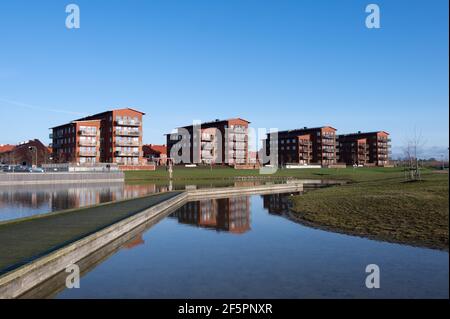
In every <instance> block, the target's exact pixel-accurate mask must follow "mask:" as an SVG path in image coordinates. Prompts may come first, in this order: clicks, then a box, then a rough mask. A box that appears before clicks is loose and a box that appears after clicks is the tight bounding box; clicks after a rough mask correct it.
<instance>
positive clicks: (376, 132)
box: [338, 131, 389, 137]
mask: <svg viewBox="0 0 450 319" xmlns="http://www.w3.org/2000/svg"><path fill="white" fill-rule="evenodd" d="M378 133H386V134H387V135H389V133H388V132H386V131H373V132H356V133H349V134H340V135H338V136H339V137H357V136H368V135H374V134H378Z"/></svg>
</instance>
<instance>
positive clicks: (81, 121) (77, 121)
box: [50, 119, 101, 129]
mask: <svg viewBox="0 0 450 319" xmlns="http://www.w3.org/2000/svg"><path fill="white" fill-rule="evenodd" d="M99 121H101V120H96V119H92V120H75V121H71V122H69V123H66V124H62V125H58V126H54V127H51V128H50V129H54V128H58V127H63V126H67V125H70V124H74V123H83V122H99Z"/></svg>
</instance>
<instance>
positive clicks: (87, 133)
mask: <svg viewBox="0 0 450 319" xmlns="http://www.w3.org/2000/svg"><path fill="white" fill-rule="evenodd" d="M78 134H79V135H81V136H97V131H91V130H79V131H78Z"/></svg>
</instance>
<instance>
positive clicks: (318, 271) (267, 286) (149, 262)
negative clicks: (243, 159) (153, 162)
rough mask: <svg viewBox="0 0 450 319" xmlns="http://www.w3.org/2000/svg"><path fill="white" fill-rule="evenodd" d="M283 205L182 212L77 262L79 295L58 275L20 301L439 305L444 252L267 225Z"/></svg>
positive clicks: (243, 201) (258, 200)
mask: <svg viewBox="0 0 450 319" xmlns="http://www.w3.org/2000/svg"><path fill="white" fill-rule="evenodd" d="M289 196H290V194H288V195H287V196H286V195H281V196H280V195H268V196H250V200H249V198H248V197H238V198H234V199H233V198H230V199H225V200H222V199H220V200H205V201H199V202H195V203H192V204H189V205H187V206H186V207H184V208H182V209H180V210H178V211H176V212H175V213H173V214H172V216H171V217H170V218H164V216H160V217H159V218H160V219H159V220H160V222H158V221H156V220H154V221H151V222H149V224H147V225H141V226H139V227H137V228H136V229H133V230H132V231H131V232H130V233H128V234H126V235H124V236H123V237H120V238H118V239H117V240H116V241H114V242H112V243H110V244H108V245H106V246H105V247H103V248H102V249H99V250H98V251H96V252H95V253H93V254H91V255H89V256H88V257H86V258H85V259H83V260H81V261H80V262H78V263H77V264H78V265H79V266H80V269H81V271H82V274H83V276H82V280H81V288H80V289H66V288H65V287H66V286H65V281H66V277H67V273H65V272H64V271H63V272H61V273H60V274H58V275H57V276H54V277H52V279H51V280H48V281H46V282H45V283H43V284H42V285H41V286H39V287H37V288H36V289H33V291H30V292H29V293H27V295H25V296H24V297H27V298H36V297H42V296H47V297H56V298H176V299H186V298H189V299H201V298H224V299H230V298H231V299H232V298H234V299H236V298H242V299H245V298H257V299H258V298H448V252H442V251H435V250H431V249H423V248H417V247H409V246H406V245H398V244H391V243H385V242H379V241H375V240H368V239H364V238H359V237H354V236H347V235H343V234H336V233H332V232H329V231H323V230H319V229H314V228H309V227H306V226H303V225H300V224H297V223H294V222H292V221H290V220H289V219H287V218H279V217H278V216H275V214H283V212H284V209H285V208H286V207H287V206H286V203H287V202H286V200H287V199H288V197H289ZM269 210H270V212H271V213H269V212H268V211H269ZM250 220H251V229H250ZM181 223H182V224H189V225H195V226H198V227H185V226H184V225H182V224H181ZM226 225H228V226H226ZM231 225H233V227H231ZM239 225H240V226H239ZM238 226H239V227H242V228H241V229H247V231H246V232H245V233H244V234H242V235H240V236H227V235H225V234H222V233H221V235H219V236H218V235H217V234H216V233H215V232H213V231H204V229H203V228H201V227H205V228H210V229H217V230H227V231H229V230H230V231H231V229H233V228H235V229H239V227H238ZM150 227H151V228H150ZM131 248H132V249H131ZM371 263H375V264H377V265H379V266H380V268H381V269H382V286H381V289H367V288H366V286H365V284H364V282H365V278H366V276H367V274H366V272H365V269H366V266H367V265H368V264H371Z"/></svg>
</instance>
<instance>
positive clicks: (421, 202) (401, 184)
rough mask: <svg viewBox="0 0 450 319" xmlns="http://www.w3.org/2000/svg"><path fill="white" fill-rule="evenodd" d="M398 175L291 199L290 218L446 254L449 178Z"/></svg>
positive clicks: (363, 179)
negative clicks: (412, 179) (417, 178)
mask: <svg viewBox="0 0 450 319" xmlns="http://www.w3.org/2000/svg"><path fill="white" fill-rule="evenodd" d="M398 175H399V174H398V172H397V173H394V171H393V172H392V173H390V174H389V173H387V174H385V175H384V176H383V174H376V175H365V176H359V178H357V179H354V181H355V183H350V184H348V185H344V186H339V187H330V188H326V189H320V190H316V191H313V192H308V193H306V194H304V195H302V196H297V197H295V198H294V208H293V211H294V212H293V213H292V217H294V218H296V219H298V220H299V221H301V222H303V223H306V224H309V225H313V226H317V227H320V228H326V229H332V230H334V231H340V232H344V233H348V234H353V235H359V236H366V237H372V238H376V239H381V240H386V241H391V242H398V243H407V244H411V245H417V246H424V247H430V248H438V249H444V250H448V222H449V209H448V174H437V173H435V172H433V171H431V170H429V171H424V172H423V174H422V176H423V179H422V181H416V182H405V180H404V178H403V176H402V174H400V176H398Z"/></svg>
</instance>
